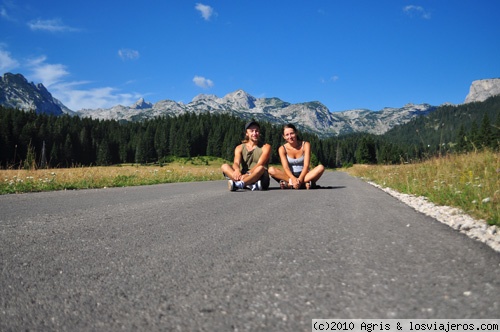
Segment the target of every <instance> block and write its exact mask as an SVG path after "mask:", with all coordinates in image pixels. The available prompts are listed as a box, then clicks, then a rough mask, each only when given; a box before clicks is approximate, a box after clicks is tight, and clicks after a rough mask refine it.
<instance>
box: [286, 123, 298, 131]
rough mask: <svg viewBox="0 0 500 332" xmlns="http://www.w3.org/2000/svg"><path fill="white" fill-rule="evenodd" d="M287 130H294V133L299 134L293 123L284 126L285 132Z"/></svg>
mask: <svg viewBox="0 0 500 332" xmlns="http://www.w3.org/2000/svg"><path fill="white" fill-rule="evenodd" d="M286 128H290V129H293V131H294V132H295V133H297V128H296V127H295V126H294V125H293V124H291V123H287V124H286V125H284V126H283V131H285V129H286Z"/></svg>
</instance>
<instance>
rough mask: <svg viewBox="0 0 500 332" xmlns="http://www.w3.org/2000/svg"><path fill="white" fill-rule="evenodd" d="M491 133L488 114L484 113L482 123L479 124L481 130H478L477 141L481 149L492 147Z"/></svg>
mask: <svg viewBox="0 0 500 332" xmlns="http://www.w3.org/2000/svg"><path fill="white" fill-rule="evenodd" d="M493 140H494V138H493V131H492V127H491V122H490V118H489V117H488V114H487V113H485V114H484V116H483V121H482V122H481V128H480V129H479V136H478V141H479V144H480V145H481V147H482V148H487V147H493Z"/></svg>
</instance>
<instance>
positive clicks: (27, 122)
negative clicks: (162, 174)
mask: <svg viewBox="0 0 500 332" xmlns="http://www.w3.org/2000/svg"><path fill="white" fill-rule="evenodd" d="M499 100H500V99H498V100H496V101H495V103H496V104H495V105H493V106H494V107H497V108H493V109H495V110H494V111H493V112H490V111H481V110H478V109H483V110H484V109H488V110H490V109H492V108H491V106H492V105H489V104H487V105H486V106H484V105H475V106H474V105H473V106H469V107H476V108H478V109H475V110H474V111H475V113H474V116H475V117H478V116H481V114H482V119H481V122H480V123H477V121H476V118H474V120H472V121H471V119H470V114H469V118H466V120H467V121H461V122H460V121H456V120H457V119H458V118H457V117H458V115H459V114H462V113H461V112H462V111H460V112H459V111H458V110H457V109H447V107H444V108H443V107H442V108H440V110H439V112H438V111H435V114H436V116H437V118H438V120H439V123H437V124H436V120H435V118H436V116H435V117H434V118H433V117H430V116H429V117H418V118H416V119H414V120H413V121H411V122H410V123H408V124H406V125H402V126H398V127H395V128H394V129H393V130H391V131H389V132H388V133H386V134H385V135H380V136H377V135H370V134H352V135H347V136H342V137H330V138H319V137H318V136H316V135H313V134H310V133H305V132H304V133H301V138H302V139H305V140H307V141H309V142H311V148H312V153H313V160H312V162H313V164H317V163H322V164H323V165H325V166H326V167H331V168H334V167H340V166H346V165H351V164H355V163H374V164H375V163H378V164H394V163H401V162H411V161H413V160H421V159H423V158H426V157H430V156H433V155H436V154H444V153H450V152H465V151H471V150H474V149H481V148H490V149H497V150H498V148H499V142H500V129H499V128H500V122H499V121H500V116H499V114H500V111H499V110H500V105H498V104H499ZM479 104H480V103H479ZM488 107H489V108H488ZM436 112H438V113H436ZM465 113H467V112H464V114H465ZM446 114H454V115H449V117H450V118H446V117H448V115H446ZM445 115H446V116H445ZM491 115H496V118H495V121H491V119H490V117H491ZM453 117H454V118H453ZM424 118H427V119H424ZM452 120H453V121H452ZM458 120H460V119H458ZM246 121H248V119H246V120H243V119H241V118H237V117H234V116H231V115H228V114H211V113H201V114H194V113H185V114H182V115H179V116H176V117H170V116H164V117H158V118H155V119H151V120H146V121H141V122H126V121H116V120H97V119H91V118H80V117H76V116H74V117H72V116H68V115H63V116H55V115H48V114H37V113H36V112H24V111H20V110H16V109H10V108H4V107H2V106H0V147H1V149H0V168H45V167H71V166H89V165H112V164H120V163H138V164H147V163H164V162H168V161H169V160H170V159H171V158H172V157H188V158H189V157H195V156H214V157H221V158H223V159H226V160H232V158H233V152H234V148H235V147H236V145H238V144H239V143H240V142H241V140H242V139H243V136H244V132H243V128H244V124H245V122H246ZM429 123H430V124H429ZM441 123H443V125H441ZM452 127H453V130H451V128H452ZM457 128H458V130H457ZM445 129H446V130H445ZM261 137H262V140H263V141H264V142H267V143H269V144H271V146H272V148H273V153H272V155H271V161H270V162H271V163H279V155H278V153H277V149H278V148H279V146H280V145H281V144H283V143H284V141H283V139H282V126H276V125H272V124H270V123H266V122H261ZM443 142H446V143H445V145H444V146H443Z"/></svg>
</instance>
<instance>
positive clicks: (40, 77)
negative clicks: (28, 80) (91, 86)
mask: <svg viewBox="0 0 500 332" xmlns="http://www.w3.org/2000/svg"><path fill="white" fill-rule="evenodd" d="M46 60H47V58H46V57H45V56H41V57H39V58H36V59H33V60H30V61H29V62H28V67H29V68H30V69H31V70H32V74H31V77H32V78H33V80H35V81H38V82H41V83H42V84H43V85H44V86H45V87H46V88H49V87H51V86H52V85H54V84H57V83H59V82H61V80H62V78H64V77H65V76H68V75H69V72H68V71H67V70H66V66H64V65H62V64H49V63H45V61H46Z"/></svg>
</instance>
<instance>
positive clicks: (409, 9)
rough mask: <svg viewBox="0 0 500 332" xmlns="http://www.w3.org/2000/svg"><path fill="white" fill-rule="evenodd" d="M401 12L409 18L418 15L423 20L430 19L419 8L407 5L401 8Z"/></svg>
mask: <svg viewBox="0 0 500 332" xmlns="http://www.w3.org/2000/svg"><path fill="white" fill-rule="evenodd" d="M403 11H404V12H405V13H406V14H408V15H410V16H413V15H418V16H421V17H422V18H425V19H430V18H431V14H430V13H429V12H427V11H426V10H425V9H424V8H423V7H421V6H415V5H408V6H406V7H404V8H403Z"/></svg>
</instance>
